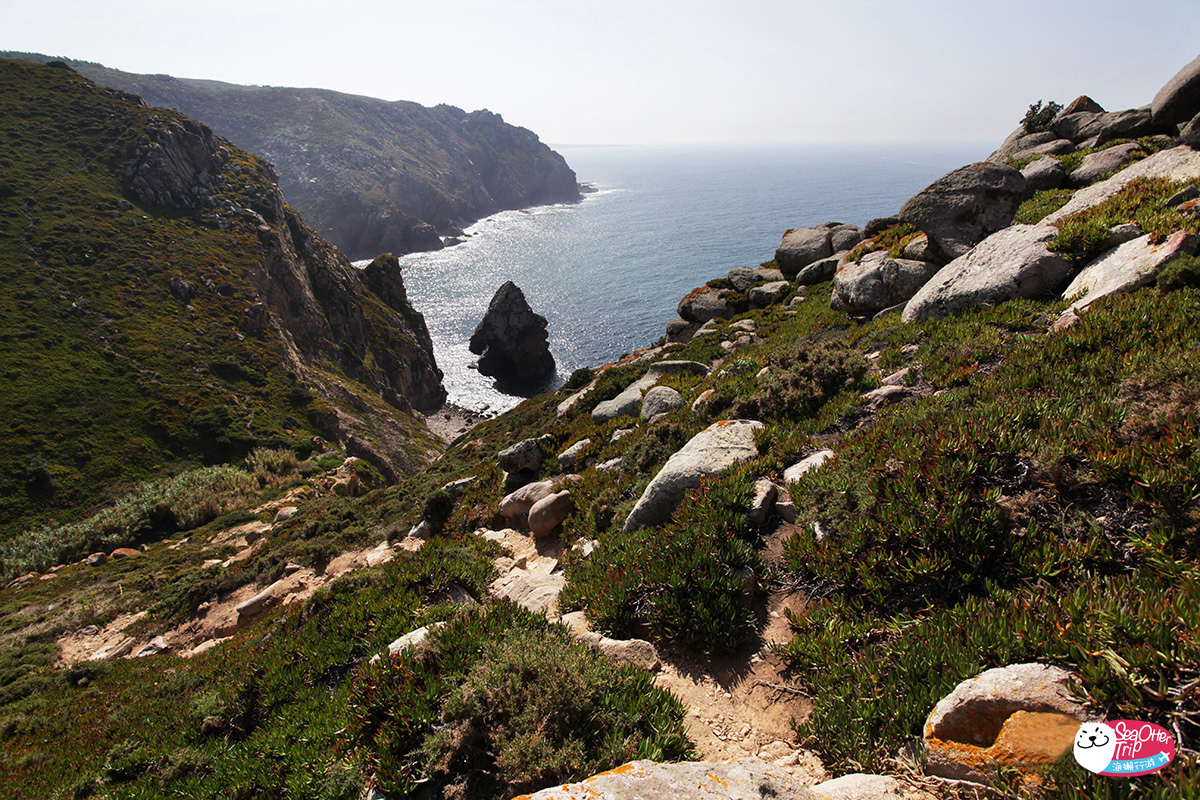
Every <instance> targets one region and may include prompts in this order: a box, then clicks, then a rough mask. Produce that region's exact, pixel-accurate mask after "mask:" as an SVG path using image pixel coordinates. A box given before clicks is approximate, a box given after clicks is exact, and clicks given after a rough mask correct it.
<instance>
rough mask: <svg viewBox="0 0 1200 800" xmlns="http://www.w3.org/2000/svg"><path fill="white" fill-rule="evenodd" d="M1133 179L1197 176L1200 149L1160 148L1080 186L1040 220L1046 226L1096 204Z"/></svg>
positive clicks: (1189, 178) (1198, 174) (1199, 163)
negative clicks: (1106, 176) (1064, 202)
mask: <svg viewBox="0 0 1200 800" xmlns="http://www.w3.org/2000/svg"><path fill="white" fill-rule="evenodd" d="M1136 178H1169V179H1171V180H1173V181H1180V182H1185V181H1190V180H1195V179H1197V178H1200V152H1197V151H1195V150H1193V149H1192V148H1190V147H1173V148H1171V149H1170V150H1161V151H1159V152H1157V153H1155V154H1154V155H1152V156H1150V157H1148V158H1144V159H1142V160H1141V161H1139V162H1137V163H1136V164H1131V165H1130V166H1128V167H1126V168H1125V169H1123V170H1121V171H1120V172H1118V173H1117V174H1116V175H1113V176H1112V177H1111V178H1108V179H1106V180H1103V181H1100V182H1099V183H1093V184H1092V185H1091V186H1088V187H1086V188H1083V189H1080V190H1079V191H1077V192H1076V193H1075V194H1074V195H1073V196H1072V197H1071V199H1070V201H1069V202H1068V203H1067V204H1066V205H1065V206H1063V207H1062V208H1060V209H1059V210H1058V211H1055V212H1054V213H1053V214H1048V215H1047V216H1046V218H1045V219H1043V220H1042V222H1043V223H1044V224H1047V225H1050V224H1053V223H1057V222H1061V221H1062V220H1064V219H1066V218H1067V217H1069V216H1071V215H1072V214H1077V213H1079V212H1080V211H1086V210H1087V209H1089V208H1092V207H1094V206H1097V205H1099V204H1100V203H1102V202H1104V201H1105V200H1107V199H1108V198H1110V197H1112V196H1113V195H1115V194H1116V193H1117V192H1119V191H1121V190H1122V189H1124V188H1125V186H1126V184H1128V183H1129V182H1130V181H1132V180H1134V179H1136Z"/></svg>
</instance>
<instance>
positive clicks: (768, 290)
mask: <svg viewBox="0 0 1200 800" xmlns="http://www.w3.org/2000/svg"><path fill="white" fill-rule="evenodd" d="M787 289H788V282H787V281H771V282H770V283H764V284H762V285H760V286H755V287H754V288H753V289H751V290H750V292H749V294H748V295H747V296H748V297H749V298H750V302H751V303H752V304H753V305H756V306H759V307H761V308H766V307H767V306H769V305H772V304H774V303H777V302H779V300H780V298H782V297H783V295H784V293H785V292H787Z"/></svg>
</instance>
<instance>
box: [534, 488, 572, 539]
mask: <svg viewBox="0 0 1200 800" xmlns="http://www.w3.org/2000/svg"><path fill="white" fill-rule="evenodd" d="M574 510H575V501H574V500H572V499H571V492H570V490H568V489H563V490H562V491H561V492H556V493H555V494H552V495H549V496H547V497H543V498H542V499H541V500H538V501H537V502H536V503H534V504H533V506H532V507H531V508H530V509H529V532H530V533H532V534H533V535H534V536H535V537H537V538H541V537H543V536H549V535H550V534H551V533H553V532H554V529H555V528H557V527H558V526H559V524H560V523H562V521H563V520H565V519H566V518H567V517H569V516H570V515H571V513H572V512H573V511H574Z"/></svg>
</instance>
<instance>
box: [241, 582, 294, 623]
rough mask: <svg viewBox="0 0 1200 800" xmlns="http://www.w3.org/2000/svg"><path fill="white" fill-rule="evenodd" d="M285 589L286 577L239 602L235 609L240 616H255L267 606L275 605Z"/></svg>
mask: <svg viewBox="0 0 1200 800" xmlns="http://www.w3.org/2000/svg"><path fill="white" fill-rule="evenodd" d="M285 591H286V587H285V585H284V579H280V580H277V581H275V582H274V583H272V584H271V585H270V586H268V587H267V588H265V589H263V590H262V591H261V592H259V593H258V594H256V595H254V596H253V597H251V598H250V599H249V600H244V601H243V602H241V603H238V604H237V607H236V609H235V610H236V611H237V613H238V616H239V617H253V616H254V615H255V614H257V613H259V612H260V611H262V610H263V609H264V608H266V607H267V606H269V605H273V604H274V603H275V601H277V600H278V599H279V595H281V594H283V593H284V592H285Z"/></svg>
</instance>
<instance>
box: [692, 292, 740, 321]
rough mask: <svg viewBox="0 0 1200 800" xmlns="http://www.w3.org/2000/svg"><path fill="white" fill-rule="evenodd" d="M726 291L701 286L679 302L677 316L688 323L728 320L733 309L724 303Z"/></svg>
mask: <svg viewBox="0 0 1200 800" xmlns="http://www.w3.org/2000/svg"><path fill="white" fill-rule="evenodd" d="M727 294H729V291H728V290H727V289H715V288H713V287H711V286H701V287H699V288H696V289H693V290H692V291H690V292H688V293H687V294H686V295H684V298H683V299H682V300H680V301H679V316H680V317H682V318H683V319H685V320H687V321H688V322H708V321H709V320H710V319H718V318H720V319H729V318H730V317H732V316H733V313H734V311H733V307H732V306H730V305H729V304H728V303H726V302H725V296H726V295H727Z"/></svg>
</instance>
